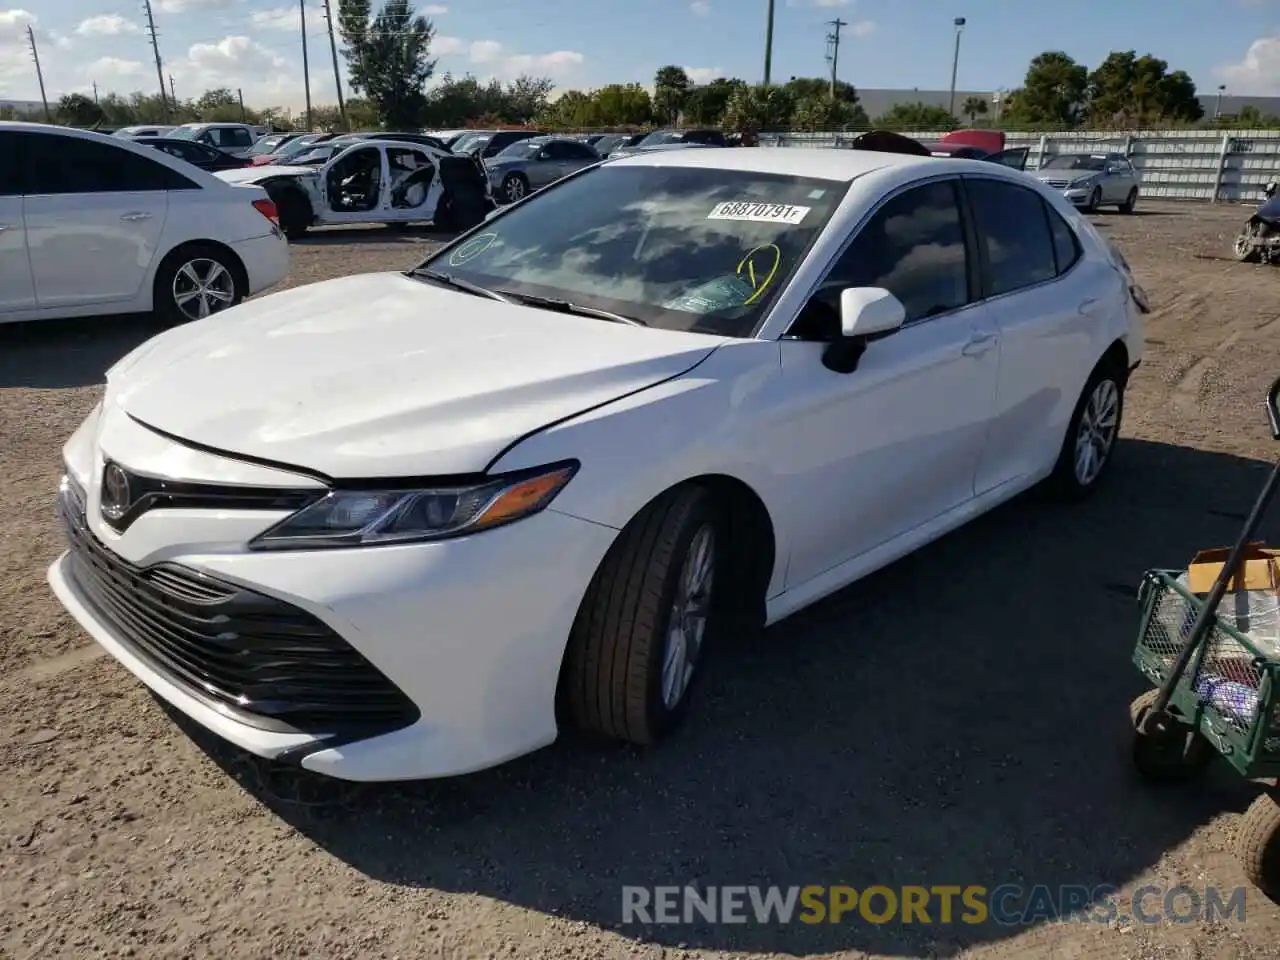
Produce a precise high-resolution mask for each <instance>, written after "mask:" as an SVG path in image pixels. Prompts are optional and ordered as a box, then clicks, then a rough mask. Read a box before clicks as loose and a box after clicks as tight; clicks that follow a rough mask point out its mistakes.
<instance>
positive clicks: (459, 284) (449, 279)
mask: <svg viewBox="0 0 1280 960" xmlns="http://www.w3.org/2000/svg"><path fill="white" fill-rule="evenodd" d="M409 276H411V277H422V278H423V279H425V280H434V281H435V282H436V283H442V284H444V285H445V286H446V287H453V288H454V289H455V290H462V291H463V292H465V293H473V294H475V295H476V296H477V297H488V298H489V299H490V300H497V301H498V302H500V303H511V302H512V301H511V298H510V297H509V296H507V295H506V294H503V293H499V292H498V291H497V290H490V289H489V288H488V287H482V286H480V285H478V284H475V283H470V282H468V281H466V280H459V279H458V278H457V277H455V276H453V275H452V274H449V273H437V272H436V271H435V270H422V269H418V270H410V271H409Z"/></svg>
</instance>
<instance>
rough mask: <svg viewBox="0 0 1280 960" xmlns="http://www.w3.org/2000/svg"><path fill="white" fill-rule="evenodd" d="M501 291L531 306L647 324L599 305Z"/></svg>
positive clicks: (582, 315)
mask: <svg viewBox="0 0 1280 960" xmlns="http://www.w3.org/2000/svg"><path fill="white" fill-rule="evenodd" d="M501 292H502V294H503V295H505V296H508V297H512V298H514V299H516V300H519V301H520V302H521V303H525V304H528V305H529V306H531V307H543V308H545V309H547V310H559V311H560V312H561V313H573V314H577V315H578V316H580V317H595V318H596V319H597V320H608V321H609V322H610V323H625V324H628V325H630V326H633V327H647V326H648V324H647V323H645V322H644V321H643V320H637V319H636V318H635V317H624V316H623V315H622V314H620V313H612V312H610V311H608V310H601V309H600V308H599V307H588V306H584V305H583V304H580V303H570V302H569V301H568V300H556V299H555V298H554V297H535V296H534V295H533V294H530V293H507V291H505V290H503V291H501Z"/></svg>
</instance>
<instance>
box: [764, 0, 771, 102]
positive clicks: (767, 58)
mask: <svg viewBox="0 0 1280 960" xmlns="http://www.w3.org/2000/svg"><path fill="white" fill-rule="evenodd" d="M772 74H773V0H769V13H768V18H767V19H766V20H765V27H764V85H765V86H766V87H767V86H769V78H770V77H771V76H772Z"/></svg>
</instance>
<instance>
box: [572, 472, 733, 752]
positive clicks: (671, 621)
mask: <svg viewBox="0 0 1280 960" xmlns="http://www.w3.org/2000/svg"><path fill="white" fill-rule="evenodd" d="M723 543H724V537H723V527H722V525H721V523H720V519H719V516H718V514H717V512H716V510H715V509H714V507H713V504H712V502H711V498H710V496H709V495H708V494H707V492H706V491H705V490H703V489H701V488H698V487H693V486H689V487H683V488H676V489H674V490H670V491H668V492H667V493H665V494H663V495H662V496H660V497H658V498H657V499H656V500H655V501H653V503H651V504H650V505H649V506H648V507H646V508H645V509H644V510H643V511H641V512H640V514H639V515H638V516H637V517H636V518H635V519H633V520H632V521H631V523H629V524H628V525H627V527H626V528H625V529H624V530H623V531H622V533H621V534H620V535H619V536H618V540H617V541H616V542H615V543H614V545H613V546H612V547H611V548H610V550H609V553H608V555H607V556H606V557H605V559H604V562H603V563H602V564H601V565H600V569H599V570H598V571H597V572H596V575H595V577H594V578H593V579H592V582H591V585H590V586H589V587H588V589H587V594H586V597H585V598H584V599H583V601H582V606H581V608H580V610H579V612H578V617H577V620H576V622H575V624H574V627H573V630H572V632H571V635H570V638H569V649H568V651H567V654H566V659H565V669H564V674H563V679H562V692H563V695H564V699H565V702H566V705H567V707H568V711H569V713H570V716H571V718H572V719H573V721H574V723H575V724H576V725H577V726H578V727H579V728H581V729H584V730H587V731H590V732H593V733H598V734H603V735H605V736H608V737H613V738H615V739H619V740H627V741H630V742H632V743H642V744H644V743H652V742H654V741H656V740H658V739H660V738H662V737H663V736H665V735H666V734H668V733H670V732H671V731H672V730H673V729H675V727H676V726H677V724H678V723H679V721H680V720H681V718H682V717H683V716H684V713H685V712H686V710H687V708H688V704H689V695H690V691H691V690H692V688H693V685H694V681H695V679H696V677H697V675H698V672H699V667H700V665H701V663H702V661H703V654H704V652H705V648H706V647H707V645H708V643H709V642H710V641H711V639H712V638H713V637H714V635H715V634H716V633H717V631H718V630H719V628H720V620H721V608H722V606H723V605H722V604H720V602H719V600H720V596H721V594H722V593H723V592H724V590H725V588H726V586H727V585H726V583H725V576H724V575H725V573H726V571H724V570H722V569H720V568H721V567H723V566H724V564H723V563H721V561H722V559H723Z"/></svg>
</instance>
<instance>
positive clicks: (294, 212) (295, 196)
mask: <svg viewBox="0 0 1280 960" xmlns="http://www.w3.org/2000/svg"><path fill="white" fill-rule="evenodd" d="M271 199H272V200H273V201H275V205H276V213H277V214H278V215H279V217H280V230H281V231H282V232H283V233H284V235H285V236H286V237H288V238H289V239H290V240H298V239H300V238H301V237H303V236H304V235H305V234H306V232H307V230H308V229H309V228H310V226H311V224H312V223H313V222H314V220H315V211H313V210H312V209H311V201H310V200H308V199H307V198H306V197H305V196H304V195H303V194H302V193H301V192H300V191H298V190H295V189H292V188H288V189H285V190H279V191H277V192H276V193H275V194H273V195H272V197H271Z"/></svg>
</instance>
